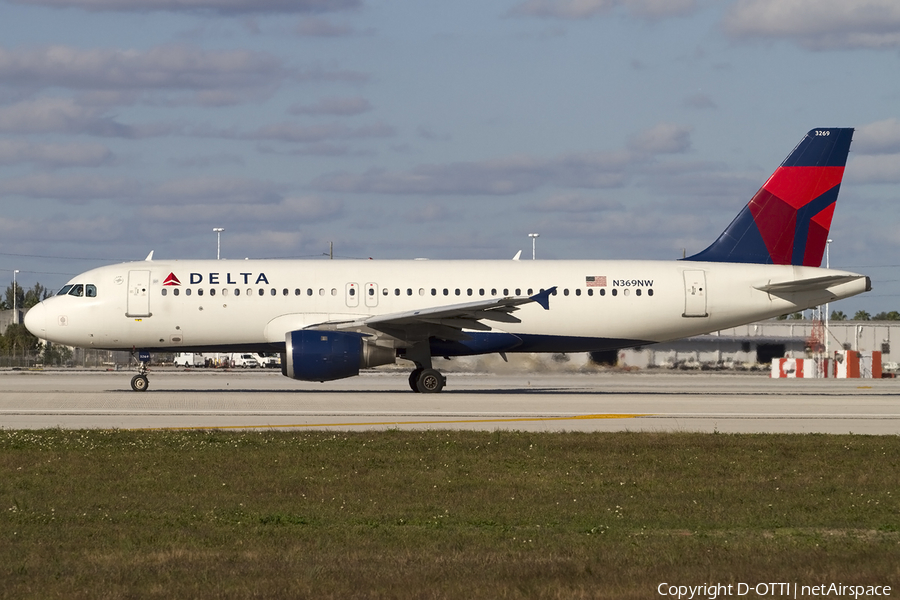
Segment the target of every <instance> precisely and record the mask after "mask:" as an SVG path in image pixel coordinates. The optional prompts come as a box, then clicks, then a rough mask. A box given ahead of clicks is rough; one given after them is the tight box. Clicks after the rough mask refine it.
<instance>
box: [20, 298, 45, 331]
mask: <svg viewBox="0 0 900 600" xmlns="http://www.w3.org/2000/svg"><path fill="white" fill-rule="evenodd" d="M25 328H26V329H27V330H28V331H30V332H31V333H32V335H35V336H37V337H39V338H46V337H47V307H46V306H44V303H43V302H39V303H37V304H35V305H34V306H32V307H31V308H30V309H29V310H28V312H27V313H25Z"/></svg>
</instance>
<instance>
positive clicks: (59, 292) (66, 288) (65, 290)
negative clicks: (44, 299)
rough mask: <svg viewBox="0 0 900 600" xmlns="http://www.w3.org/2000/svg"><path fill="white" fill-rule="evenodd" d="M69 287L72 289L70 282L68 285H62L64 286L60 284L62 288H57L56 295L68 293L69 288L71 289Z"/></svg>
mask: <svg viewBox="0 0 900 600" xmlns="http://www.w3.org/2000/svg"><path fill="white" fill-rule="evenodd" d="M71 289H72V284H71V283H70V284H69V285H64V286H62V289H61V290H59V291H58V292H56V295H57V296H65V295H66V294H68V293H69V290H71Z"/></svg>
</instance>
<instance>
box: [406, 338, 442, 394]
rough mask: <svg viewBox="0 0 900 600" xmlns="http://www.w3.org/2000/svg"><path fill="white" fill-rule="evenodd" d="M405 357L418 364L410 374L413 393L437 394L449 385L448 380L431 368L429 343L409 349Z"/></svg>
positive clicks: (410, 386) (410, 385)
mask: <svg viewBox="0 0 900 600" xmlns="http://www.w3.org/2000/svg"><path fill="white" fill-rule="evenodd" d="M405 357H406V358H407V359H409V360H411V361H413V362H414V363H416V368H415V370H413V372H412V373H410V374H409V388H410V389H411V390H412V391H414V392H419V393H422V394H437V393H438V392H440V391H441V390H442V389H444V386H445V385H447V378H446V377H444V376H443V375H441V372H440V371H438V370H437V369H435V368H433V367H432V366H431V346H430V344H429V343H428V342H427V341H426V342H422V343H419V344H416V345H415V346H413V347H411V348H408V349H407V351H406V354H405Z"/></svg>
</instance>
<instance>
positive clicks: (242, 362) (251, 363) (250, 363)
mask: <svg viewBox="0 0 900 600" xmlns="http://www.w3.org/2000/svg"><path fill="white" fill-rule="evenodd" d="M231 364H233V365H234V366H235V367H240V368H242V369H246V368H247V367H250V368H251V369H255V368H256V367H258V366H259V361H258V360H256V358H255V357H254V356H253V355H252V354H232V355H231Z"/></svg>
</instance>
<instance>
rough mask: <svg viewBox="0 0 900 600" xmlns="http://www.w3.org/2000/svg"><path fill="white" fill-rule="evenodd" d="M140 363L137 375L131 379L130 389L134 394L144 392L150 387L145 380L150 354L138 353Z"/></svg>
mask: <svg viewBox="0 0 900 600" xmlns="http://www.w3.org/2000/svg"><path fill="white" fill-rule="evenodd" d="M131 358H132V359H134V350H132V351H131ZM136 360H138V361H139V362H140V366H139V367H138V374H137V375H135V376H134V377H132V378H131V389H132V390H134V391H135V392H146V391H147V388H148V387H150V380H149V379H147V365H148V364H150V353H149V352H146V351H144V350H141V351H140V352H138V358H137V359H136Z"/></svg>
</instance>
